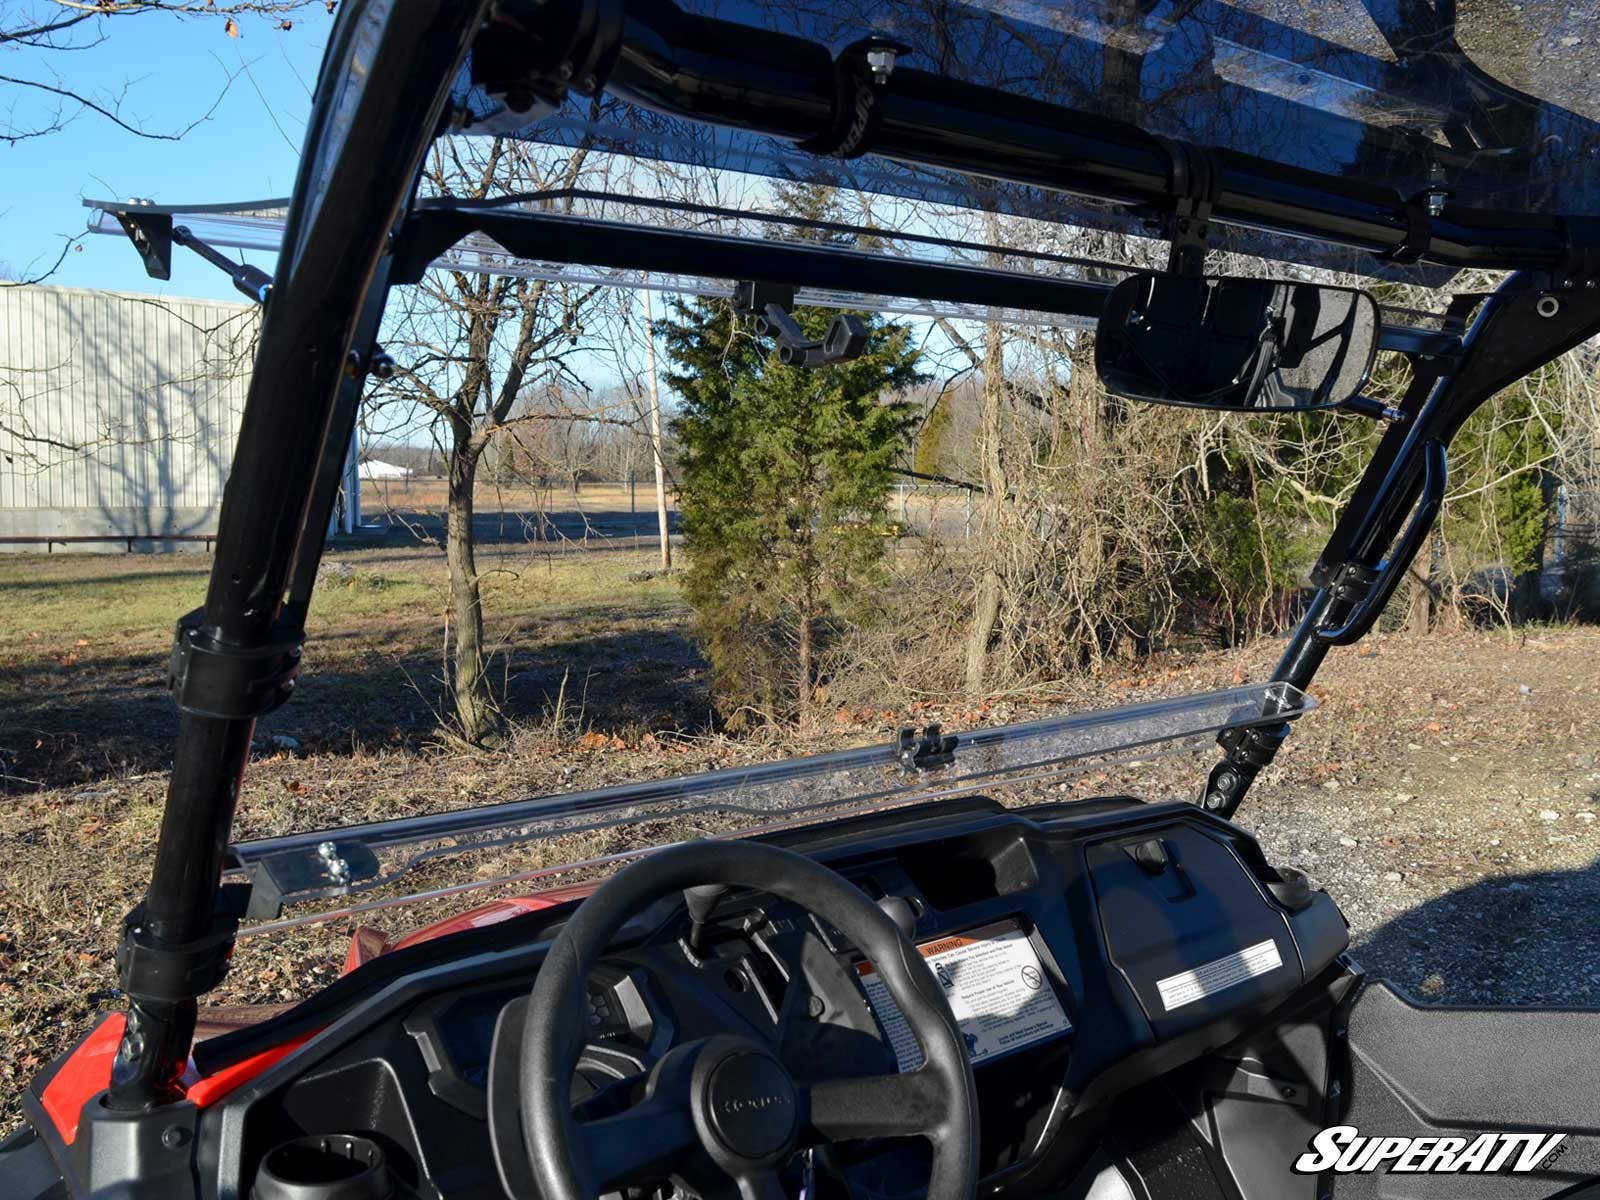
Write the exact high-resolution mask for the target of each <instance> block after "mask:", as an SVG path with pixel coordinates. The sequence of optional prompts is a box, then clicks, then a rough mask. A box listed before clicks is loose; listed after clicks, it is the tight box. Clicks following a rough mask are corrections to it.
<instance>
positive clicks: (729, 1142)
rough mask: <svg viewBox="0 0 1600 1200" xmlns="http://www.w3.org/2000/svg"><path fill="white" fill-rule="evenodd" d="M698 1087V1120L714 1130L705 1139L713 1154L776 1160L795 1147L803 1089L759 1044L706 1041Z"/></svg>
mask: <svg viewBox="0 0 1600 1200" xmlns="http://www.w3.org/2000/svg"><path fill="white" fill-rule="evenodd" d="M717 1041H719V1042H720V1041H721V1039H717ZM730 1041H731V1039H730ZM694 1092H695V1105H694V1108H695V1117H696V1123H697V1124H699V1125H700V1127H701V1130H702V1133H703V1134H709V1135H710V1136H709V1138H706V1139H705V1141H706V1148H707V1149H708V1150H710V1151H711V1152H712V1154H713V1156H715V1157H722V1155H728V1156H731V1157H732V1158H734V1159H736V1160H738V1161H740V1162H741V1163H759V1162H776V1161H778V1160H779V1159H781V1158H783V1157H784V1156H785V1155H786V1154H787V1153H788V1152H789V1151H790V1150H791V1149H792V1148H793V1147H794V1144H795V1139H796V1137H797V1135H798V1134H799V1131H800V1099H799V1092H798V1090H797V1089H796V1088H795V1085H794V1080H793V1079H791V1078H790V1077H789V1072H788V1071H787V1070H785V1069H784V1066H783V1064H782V1063H780V1062H779V1061H778V1060H777V1059H776V1058H774V1057H773V1056H772V1055H770V1054H768V1053H766V1052H765V1051H763V1050H761V1049H760V1048H758V1047H756V1046H755V1045H753V1044H738V1043H735V1044H731V1045H730V1044H728V1043H723V1044H721V1045H714V1046H711V1047H707V1052H706V1053H705V1054H704V1055H703V1056H702V1058H701V1060H700V1062H699V1063H697V1064H696V1070H695V1087H694ZM719 1151H720V1152H721V1153H720V1154H719V1153H718V1152H719Z"/></svg>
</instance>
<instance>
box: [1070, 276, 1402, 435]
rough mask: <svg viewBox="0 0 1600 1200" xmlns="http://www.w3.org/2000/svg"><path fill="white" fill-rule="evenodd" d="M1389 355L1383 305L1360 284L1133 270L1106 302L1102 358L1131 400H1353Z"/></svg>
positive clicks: (1283, 406) (1111, 386)
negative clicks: (1375, 363) (1381, 357)
mask: <svg viewBox="0 0 1600 1200" xmlns="http://www.w3.org/2000/svg"><path fill="white" fill-rule="evenodd" d="M1377 350H1378V304H1377V301H1375V300H1373V298H1372V297H1371V296H1369V295H1368V294H1367V293H1366V292H1362V291H1357V290H1356V289H1354V288H1341V287H1323V286H1322V285H1320V284H1315V283H1282V282H1277V281H1275V280H1271V279H1231V278H1225V277H1220V276H1205V277H1202V276H1196V275H1133V276H1130V277H1129V278H1127V279H1124V280H1123V281H1122V282H1121V283H1119V284H1117V286H1116V287H1114V288H1112V289H1111V295H1110V296H1109V297H1107V299H1106V306H1105V310H1104V311H1103V312H1102V313H1101V314H1100V326H1099V336H1098V339H1097V341H1096V344H1095V355H1094V365H1095V370H1096V371H1097V372H1098V373H1099V375H1100V380H1101V382H1102V383H1104V384H1105V386H1106V390H1107V391H1109V392H1111V393H1112V394H1113V395H1116V396H1126V397H1127V398H1129V399H1131V400H1151V401H1154V402H1155V403H1157V404H1185V405H1189V406H1191V407H1194V408H1219V409H1238V410H1250V411H1257V410H1268V409H1271V410H1278V411H1283V410H1300V409H1309V408H1333V407H1335V406H1336V405H1340V404H1344V403H1345V402H1346V401H1349V400H1351V399H1353V398H1354V397H1355V396H1356V394H1357V393H1359V392H1360V391H1361V388H1362V387H1363V386H1364V385H1365V384H1366V382H1367V376H1368V374H1369V373H1370V372H1371V370H1372V360H1373V356H1374V355H1375V354H1376V353H1377Z"/></svg>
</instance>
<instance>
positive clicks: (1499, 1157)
mask: <svg viewBox="0 0 1600 1200" xmlns="http://www.w3.org/2000/svg"><path fill="white" fill-rule="evenodd" d="M1566 1137H1567V1135H1566V1134H1564V1133H1548V1134H1545V1133H1484V1134H1479V1135H1478V1136H1477V1137H1470V1138H1469V1137H1367V1136H1364V1135H1363V1134H1362V1133H1361V1132H1360V1131H1359V1130H1358V1129H1356V1127H1355V1126H1353V1125H1335V1126H1333V1127H1332V1128H1331V1129H1324V1130H1323V1131H1322V1132H1321V1133H1319V1134H1317V1136H1316V1137H1314V1138H1312V1139H1311V1149H1310V1150H1309V1151H1307V1152H1306V1153H1305V1154H1302V1155H1301V1156H1300V1157H1299V1158H1297V1159H1295V1162H1294V1170H1295V1173H1296V1174H1298V1175H1316V1174H1319V1173H1321V1172H1323V1171H1333V1172H1335V1173H1336V1174H1340V1175H1346V1174H1351V1173H1356V1172H1366V1171H1378V1170H1389V1171H1394V1172H1403V1173H1417V1174H1420V1173H1428V1174H1441V1175H1450V1174H1455V1173H1458V1172H1466V1173H1469V1174H1475V1175H1482V1174H1490V1173H1492V1172H1495V1171H1503V1170H1510V1171H1514V1172H1516V1171H1533V1170H1537V1169H1538V1168H1539V1166H1540V1165H1541V1164H1543V1163H1544V1162H1545V1160H1546V1159H1548V1158H1549V1157H1550V1156H1551V1155H1553V1154H1555V1153H1557V1152H1558V1149H1559V1147H1560V1146H1561V1143H1562V1142H1564V1141H1565V1140H1566Z"/></svg>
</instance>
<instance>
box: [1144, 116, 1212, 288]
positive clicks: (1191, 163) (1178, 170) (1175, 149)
mask: <svg viewBox="0 0 1600 1200" xmlns="http://www.w3.org/2000/svg"><path fill="white" fill-rule="evenodd" d="M1157 140H1158V141H1159V142H1160V143H1161V147H1162V149H1164V150H1165V151H1166V152H1167V159H1168V161H1169V163H1170V164H1171V165H1170V169H1169V172H1168V176H1167V186H1168V188H1169V190H1170V191H1171V192H1172V211H1171V212H1169V213H1168V214H1167V215H1166V218H1165V220H1164V221H1163V229H1162V233H1163V235H1164V236H1165V238H1166V240H1167V242H1168V243H1169V244H1170V246H1171V250H1170V251H1169V252H1168V254H1167V273H1168V274H1169V275H1204V274H1205V270H1206V242H1207V238H1208V237H1209V235H1210V233H1211V206H1212V205H1213V204H1214V203H1215V202H1216V198H1217V172H1216V170H1215V168H1214V167H1213V165H1212V162H1211V152H1210V151H1209V150H1207V149H1206V148H1205V147H1203V146H1196V145H1192V144H1191V143H1189V142H1179V141H1173V140H1171V139H1168V138H1158V139H1157Z"/></svg>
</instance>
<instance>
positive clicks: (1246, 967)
mask: <svg viewBox="0 0 1600 1200" xmlns="http://www.w3.org/2000/svg"><path fill="white" fill-rule="evenodd" d="M1281 966H1283V956H1282V955H1280V954H1279V953H1278V943H1277V942H1274V941H1272V940H1271V939H1270V938H1269V939H1268V940H1267V941H1264V942H1257V943H1256V944H1255V945H1254V946H1247V947H1245V949H1243V950H1240V951H1238V952H1236V953H1234V954H1226V955H1224V956H1223V957H1221V958H1219V959H1216V960H1214V961H1212V962H1208V963H1206V965H1205V966H1203V967H1196V968H1195V969H1194V970H1192V971H1180V972H1179V973H1178V974H1176V975H1168V976H1167V977H1166V978H1165V979H1158V980H1156V990H1157V991H1158V992H1160V993H1161V1003H1162V1004H1163V1005H1165V1006H1166V1009H1167V1011H1168V1012H1171V1011H1172V1010H1173V1009H1175V1008H1182V1007H1183V1006H1184V1005H1185V1004H1193V1003H1194V1002H1195V1001H1196V1000H1204V999H1205V998H1206V997H1207V996H1214V995H1216V994H1217V993H1218V992H1220V991H1223V990H1225V989H1227V988H1231V987H1233V986H1234V985H1235V984H1240V983H1244V982H1245V981H1246V980H1250V979H1254V978H1255V977H1256V976H1257V975H1265V974H1266V973H1267V972H1268V971H1275V970H1277V969H1278V968H1279V967H1281Z"/></svg>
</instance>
